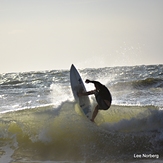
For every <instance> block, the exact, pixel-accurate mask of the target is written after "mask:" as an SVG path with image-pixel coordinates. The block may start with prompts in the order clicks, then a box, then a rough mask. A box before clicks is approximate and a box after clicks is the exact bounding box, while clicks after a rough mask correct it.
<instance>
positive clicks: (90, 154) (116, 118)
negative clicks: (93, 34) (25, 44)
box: [0, 65, 163, 163]
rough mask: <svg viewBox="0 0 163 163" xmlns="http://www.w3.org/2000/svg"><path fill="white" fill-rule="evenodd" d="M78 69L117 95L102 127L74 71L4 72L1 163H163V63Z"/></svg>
mask: <svg viewBox="0 0 163 163" xmlns="http://www.w3.org/2000/svg"><path fill="white" fill-rule="evenodd" d="M79 72H80V73H81V76H82V78H83V79H87V78H88V79H92V80H98V81H100V82H101V83H103V84H105V85H106V86H107V87H108V88H109V90H110V92H111V93H112V97H113V104H112V106H111V108H110V109H109V110H108V111H101V112H100V113H99V115H98V116H97V118H96V124H97V125H95V124H93V123H91V122H89V121H88V120H86V119H85V118H84V117H83V116H81V115H80V112H79V108H78V106H77V105H76V103H75V102H74V98H73V95H72V92H71V88H70V81H69V70H59V71H58V70H52V71H42V72H26V73H7V74H0V162H3V163H7V162H11V163H15V162H17V163H26V162H28V163H29V162H37V163H54V162H66V163H67V162H122V161H123V162H155V161H157V162H158V161H163V118H162V117H163V65H149V66H134V67H106V68H99V69H83V70H79ZM86 88H87V90H91V89H93V85H91V84H87V85H86ZM90 98H91V102H92V108H93V107H94V106H95V105H96V102H95V99H94V97H93V96H90ZM136 154H139V155H141V157H143V158H134V157H136ZM143 154H149V155H148V158H147V157H146V158H145V157H144V156H145V155H143ZM152 154H153V155H152ZM154 154H155V155H156V156H158V157H159V158H158V157H156V156H154ZM151 155H152V156H151ZM146 156H147V155H146ZM152 157H154V158H152Z"/></svg>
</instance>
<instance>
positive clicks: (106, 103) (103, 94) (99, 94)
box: [78, 79, 112, 122]
mask: <svg viewBox="0 0 163 163" xmlns="http://www.w3.org/2000/svg"><path fill="white" fill-rule="evenodd" d="M85 82H86V83H93V84H94V86H95V88H96V89H95V90H92V91H88V92H79V93H78V96H88V95H92V94H94V95H95V98H96V101H97V103H98V104H97V106H96V107H95V109H94V112H93V115H92V119H91V121H92V122H94V119H95V117H96V116H97V113H98V110H108V109H109V108H110V106H111V102H112V96H111V94H110V91H109V90H108V88H107V87H106V86H105V85H102V84H101V83H100V82H98V81H91V80H88V79H87V80H86V81H85Z"/></svg>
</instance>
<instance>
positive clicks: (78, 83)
mask: <svg viewBox="0 0 163 163" xmlns="http://www.w3.org/2000/svg"><path fill="white" fill-rule="evenodd" d="M70 83H71V89H72V92H73V95H74V98H75V101H76V102H77V104H78V105H79V107H80V110H81V111H82V112H83V113H84V115H85V116H86V117H87V118H88V119H91V103H90V100H89V97H88V96H80V97H78V95H77V93H78V92H83V91H84V92H86V88H85V86H84V83H83V80H82V78H81V76H80V74H79V72H78V71H77V69H76V68H75V66H74V65H73V64H72V65H71V68H70Z"/></svg>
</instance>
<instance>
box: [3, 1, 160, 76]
mask: <svg viewBox="0 0 163 163" xmlns="http://www.w3.org/2000/svg"><path fill="white" fill-rule="evenodd" d="M0 57H1V58H0V73H5V72H15V71H16V72H22V71H35V70H53V69H69V68H70V66H71V64H72V63H73V64H75V65H76V66H77V68H86V67H94V68H97V67H110V66H122V65H124V66H132V65H141V64H146V65H148V64H163V0H26V1H25V0H24V1H23V0H7V1H6V0H0Z"/></svg>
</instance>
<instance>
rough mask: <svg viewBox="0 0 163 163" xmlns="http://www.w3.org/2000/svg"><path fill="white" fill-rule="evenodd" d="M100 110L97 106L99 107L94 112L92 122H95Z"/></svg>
mask: <svg viewBox="0 0 163 163" xmlns="http://www.w3.org/2000/svg"><path fill="white" fill-rule="evenodd" d="M98 108H99V106H98V105H97V106H96V107H95V110H94V112H93V115H92V119H91V121H92V122H94V119H95V118H96V116H97V113H98Z"/></svg>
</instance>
